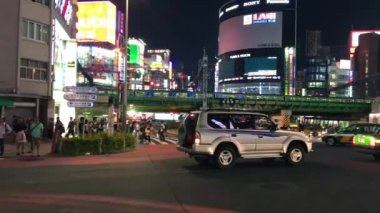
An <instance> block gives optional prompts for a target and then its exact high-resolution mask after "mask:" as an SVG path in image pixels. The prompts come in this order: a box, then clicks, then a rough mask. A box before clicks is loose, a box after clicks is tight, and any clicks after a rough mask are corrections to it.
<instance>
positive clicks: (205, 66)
mask: <svg viewBox="0 0 380 213" xmlns="http://www.w3.org/2000/svg"><path fill="white" fill-rule="evenodd" d="M202 71H203V77H202V81H203V83H202V93H203V101H202V102H203V104H202V109H207V81H208V56H207V54H206V49H204V50H203V58H202Z"/></svg>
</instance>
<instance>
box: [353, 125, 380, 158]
mask: <svg viewBox="0 0 380 213" xmlns="http://www.w3.org/2000/svg"><path fill="white" fill-rule="evenodd" d="M353 145H354V147H355V149H356V150H357V151H358V152H361V153H364V154H370V155H372V156H373V157H374V158H375V160H378V161H380V127H379V126H377V125H376V126H373V128H370V129H368V131H367V132H366V133H363V134H357V135H355V136H354V140H353Z"/></svg>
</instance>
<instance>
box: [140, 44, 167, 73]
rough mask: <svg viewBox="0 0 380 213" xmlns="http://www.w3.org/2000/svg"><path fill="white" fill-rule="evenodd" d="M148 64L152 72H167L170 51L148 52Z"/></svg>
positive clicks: (156, 50)
mask: <svg viewBox="0 0 380 213" xmlns="http://www.w3.org/2000/svg"><path fill="white" fill-rule="evenodd" d="M146 62H147V64H148V65H149V67H150V69H151V70H157V71H166V70H168V69H169V62H170V50H159V49H155V50H148V51H147V57H146Z"/></svg>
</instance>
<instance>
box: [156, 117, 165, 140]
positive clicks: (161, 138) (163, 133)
mask: <svg viewBox="0 0 380 213" xmlns="http://www.w3.org/2000/svg"><path fill="white" fill-rule="evenodd" d="M165 131H166V125H165V124H164V122H163V121H161V123H160V129H159V130H158V134H159V136H160V141H165Z"/></svg>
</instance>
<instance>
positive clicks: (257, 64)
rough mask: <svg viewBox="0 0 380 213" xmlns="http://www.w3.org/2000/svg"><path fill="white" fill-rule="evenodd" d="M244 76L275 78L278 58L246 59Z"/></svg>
mask: <svg viewBox="0 0 380 213" xmlns="http://www.w3.org/2000/svg"><path fill="white" fill-rule="evenodd" d="M244 75H246V76H275V75H277V57H252V58H245V59H244Z"/></svg>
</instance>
